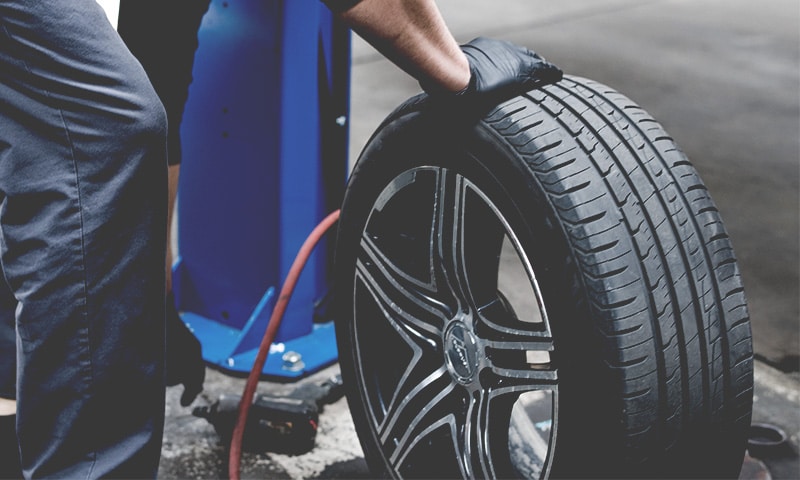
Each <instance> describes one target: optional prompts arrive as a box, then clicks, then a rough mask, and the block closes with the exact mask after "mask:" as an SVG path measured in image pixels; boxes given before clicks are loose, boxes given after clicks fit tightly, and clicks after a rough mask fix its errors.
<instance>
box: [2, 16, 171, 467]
mask: <svg viewBox="0 0 800 480" xmlns="http://www.w3.org/2000/svg"><path fill="white" fill-rule="evenodd" d="M165 135H166V118H165V113H164V109H163V106H162V105H161V103H160V102H159V100H158V97H157V96H156V94H155V92H154V91H153V89H152V87H151V85H150V83H149V81H148V80H147V77H146V75H145V74H144V71H143V70H142V68H141V65H140V64H139V62H137V61H136V60H135V59H134V57H133V56H132V55H131V54H130V52H129V51H128V50H127V48H125V46H124V44H123V43H122V41H121V40H120V38H119V36H118V35H117V34H116V32H115V31H114V30H113V28H112V27H111V25H110V24H109V23H108V21H107V19H106V17H105V14H104V12H103V11H102V9H101V8H100V6H99V5H98V4H97V3H96V2H95V0H59V1H52V0H0V192H1V193H2V195H3V196H4V198H3V201H2V203H0V234H1V235H0V246H1V247H2V261H3V268H4V271H5V273H6V277H7V279H8V281H9V285H10V287H11V289H12V291H14V293H15V296H16V297H17V300H18V301H19V307H18V310H17V330H18V332H17V333H18V335H19V337H20V346H21V352H20V355H19V357H18V359H19V362H20V364H19V370H18V373H19V378H18V388H17V400H18V411H17V429H18V436H19V441H20V447H21V453H22V463H23V468H24V470H25V474H26V476H28V477H62V478H98V477H114V478H148V477H149V478H153V477H155V475H156V472H157V468H158V461H159V456H160V447H161V437H162V432H163V421H164V378H163V355H164V258H165V250H164V248H165V242H164V238H165V237H166V205H167V198H166V191H167V190H166V141H165Z"/></svg>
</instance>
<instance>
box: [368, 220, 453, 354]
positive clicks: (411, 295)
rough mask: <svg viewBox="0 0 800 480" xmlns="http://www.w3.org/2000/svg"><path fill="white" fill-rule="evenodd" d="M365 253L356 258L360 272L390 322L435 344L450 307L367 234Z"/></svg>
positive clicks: (399, 328)
mask: <svg viewBox="0 0 800 480" xmlns="http://www.w3.org/2000/svg"><path fill="white" fill-rule="evenodd" d="M361 247H362V248H361V251H362V254H361V256H360V258H359V260H358V262H357V265H356V268H357V275H358V277H359V279H360V281H361V282H363V284H364V285H366V286H367V288H368V290H369V291H370V292H371V294H372V297H373V298H374V300H375V301H376V302H377V303H378V304H379V305H380V306H381V309H382V310H383V311H384V313H385V314H386V319H387V321H389V322H392V323H395V324H396V328H397V329H398V330H402V331H406V332H408V333H410V334H412V335H414V336H415V337H418V338H425V339H427V343H429V344H435V342H436V340H437V339H438V338H440V336H441V331H442V325H443V323H444V321H445V320H446V319H447V318H448V313H449V312H448V309H447V307H446V306H445V305H443V304H441V303H440V302H437V301H436V300H435V299H434V298H433V297H432V296H431V295H430V292H425V291H424V290H423V288H422V285H421V284H420V283H417V282H415V281H414V280H413V279H411V278H410V277H408V276H407V275H404V274H403V272H401V271H400V270H399V269H398V268H397V267H396V266H395V265H394V264H393V263H392V261H391V259H389V258H388V257H387V256H386V255H384V254H383V252H382V251H381V250H379V249H378V247H377V245H375V243H374V242H372V241H371V240H370V239H369V238H367V236H366V235H365V236H364V238H362V241H361Z"/></svg>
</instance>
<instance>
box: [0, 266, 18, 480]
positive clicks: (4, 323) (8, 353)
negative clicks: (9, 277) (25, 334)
mask: <svg viewBox="0 0 800 480" xmlns="http://www.w3.org/2000/svg"><path fill="white" fill-rule="evenodd" d="M16 307H17V300H16V299H15V298H14V295H12V294H11V291H10V290H9V288H8V285H7V284H6V282H5V279H3V278H0V478H2V479H6V478H22V469H21V467H20V464H19V448H18V447H17V428H16V419H17V416H16V413H17V401H16V398H17V393H16V378H17V358H16V356H17V341H16V327H15V326H14V323H15V322H14V311H15V310H16Z"/></svg>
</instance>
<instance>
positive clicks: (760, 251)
mask: <svg viewBox="0 0 800 480" xmlns="http://www.w3.org/2000/svg"><path fill="white" fill-rule="evenodd" d="M439 4H440V7H441V9H442V11H443V13H444V16H445V19H446V20H447V22H448V24H449V25H450V27H451V29H452V30H453V32H454V34H455V35H456V37H457V39H458V40H459V41H461V42H465V41H468V40H470V39H471V38H473V37H475V36H478V35H484V36H492V37H496V38H504V39H508V40H511V41H513V42H515V43H519V44H523V45H526V46H529V47H531V48H533V49H534V50H536V51H537V52H539V53H540V54H542V55H543V56H545V57H546V58H548V59H549V60H551V61H553V62H554V63H556V64H558V65H559V66H560V67H562V68H563V69H564V70H565V71H566V72H567V73H569V74H574V75H580V76H585V77H589V78H592V79H594V80H597V81H600V82H603V83H606V84H607V85H609V86H612V87H614V88H615V89H617V90H619V91H621V92H623V93H624V94H626V95H627V96H629V97H630V98H632V99H633V100H634V101H636V102H637V103H639V104H640V105H641V106H643V107H644V108H645V109H646V110H647V111H649V112H650V113H651V114H652V115H653V116H654V117H655V118H656V119H657V120H659V121H660V122H661V123H662V124H663V125H664V127H665V128H666V130H667V131H668V132H670V133H671V134H672V136H673V137H674V138H675V139H676V141H677V143H678V144H679V145H680V146H681V147H682V148H683V150H684V151H685V152H686V153H687V155H688V157H689V158H690V159H691V160H692V161H693V163H694V164H695V165H696V166H697V169H698V170H699V172H700V174H701V176H702V178H703V179H704V181H705V183H706V184H707V186H708V187H709V190H710V192H711V194H712V196H713V197H714V199H715V201H716V203H717V205H718V207H719V208H720V210H721V213H722V216H723V219H724V220H725V222H726V226H727V228H728V230H729V233H730V234H731V237H732V240H733V244H734V247H735V248H736V253H737V256H738V258H739V261H740V265H741V268H742V274H743V279H744V284H745V287H746V292H747V295H748V300H749V305H750V313H751V318H752V325H753V335H754V345H755V352H756V356H757V359H758V361H757V363H756V391H755V410H754V421H758V422H768V423H770V424H774V425H776V426H778V427H780V428H781V429H783V430H784V431H785V432H787V434H788V435H789V443H788V446H785V447H784V448H783V449H775V450H773V451H768V452H766V453H763V452H760V455H761V457H759V458H756V459H755V460H752V461H750V462H748V465H747V467H748V468H746V469H744V470H743V474H742V475H743V476H742V478H774V479H797V478H800V464H799V463H798V455H797V452H798V445H799V444H800V443H799V442H800V373H798V370H799V368H798V367H799V366H800V365H798V363H799V362H800V360H798V358H799V357H798V353H800V308H799V307H800V305H799V304H798V295H799V294H800V282H799V280H798V278H799V276H800V275H799V273H800V268H799V267H800V248H799V247H800V245H799V244H798V233H800V213H799V207H800V194H799V193H798V192H799V190H798V184H799V182H798V180H800V143H799V142H798V137H799V136H800V20H799V18H800V4H798V2H797V1H796V0H762V1H760V2H752V1H745V0H571V1H569V2H549V1H545V0H502V1H497V2H487V1H484V0H442V1H440V2H439ZM352 75H353V78H352V104H351V122H350V131H351V159H353V160H354V159H355V158H356V156H357V155H358V152H359V151H360V149H361V148H362V147H363V145H364V143H365V142H366V139H367V137H368V136H369V135H370V134H371V133H372V131H373V130H374V129H375V128H376V127H377V125H378V123H379V122H380V121H381V120H382V119H383V118H384V117H385V116H386V115H387V114H388V113H389V112H390V111H391V110H392V109H393V108H394V107H395V106H396V105H398V104H399V103H400V102H402V101H403V100H405V99H406V98H407V97H409V96H411V95H413V94H415V93H417V92H418V91H419V87H418V85H417V84H416V82H415V81H413V80H411V79H410V78H409V77H408V76H406V75H405V74H404V73H403V72H401V71H400V70H399V69H397V68H396V67H394V66H392V65H391V64H389V63H388V62H387V61H386V60H384V59H383V58H382V57H381V56H380V55H379V54H377V53H376V52H375V51H374V50H372V49H371V48H370V47H369V46H367V45H366V44H365V43H364V42H363V41H361V40H360V39H357V38H356V39H354V47H353V61H352ZM298 248H299V246H298ZM337 368H338V367H337V366H336V365H332V366H331V367H329V368H327V369H325V370H324V371H322V372H319V373H318V374H315V375H314V376H312V377H311V378H309V379H306V380H304V382H305V381H319V380H321V379H324V378H327V376H329V375H331V374H332V373H335V372H336V371H337ZM243 384H244V381H243V380H242V379H240V378H233V377H231V376H229V375H226V374H223V373H221V372H218V371H214V370H211V369H209V370H208V379H207V382H206V391H205V392H204V393H203V394H202V395H201V397H200V398H198V400H197V401H196V402H195V405H206V404H208V403H211V402H212V401H214V400H216V399H217V398H218V396H219V395H220V394H223V393H237V394H238V393H240V392H241V389H242V387H243ZM294 387H296V385H281V384H274V383H267V382H262V384H261V386H260V391H267V392H272V393H281V392H286V391H288V390H289V389H292V388H294ZM179 395H180V389H179V387H173V388H171V389H170V390H169V392H168V411H167V412H168V416H167V426H166V432H165V436H164V438H165V444H164V450H163V452H164V453H163V460H162V465H161V470H160V477H161V478H224V477H226V475H227V474H226V472H227V465H226V464H227V457H226V451H225V448H224V446H223V445H221V443H220V441H219V437H218V436H217V435H216V432H215V431H214V430H213V428H212V427H211V425H210V424H208V423H207V422H206V421H205V420H203V419H199V418H196V417H193V416H192V415H191V409H187V408H182V407H180V406H179V404H178V397H179ZM762 466H763V467H764V468H765V469H764V468H761V467H762ZM242 476H243V477H245V478H253V477H262V478H369V473H368V472H367V470H366V466H365V464H364V461H363V458H362V455H361V450H360V447H359V445H358V440H357V438H356V436H355V433H354V431H353V427H352V423H351V421H350V417H349V413H348V411H347V406H346V402H345V401H344V400H340V401H337V402H335V403H334V404H331V405H329V406H327V407H326V408H325V410H324V411H323V413H322V414H321V419H320V430H319V434H318V437H317V444H316V447H315V448H314V450H313V451H312V452H310V453H308V454H305V455H301V456H287V455H278V454H273V453H264V454H245V455H244V457H243V461H242Z"/></svg>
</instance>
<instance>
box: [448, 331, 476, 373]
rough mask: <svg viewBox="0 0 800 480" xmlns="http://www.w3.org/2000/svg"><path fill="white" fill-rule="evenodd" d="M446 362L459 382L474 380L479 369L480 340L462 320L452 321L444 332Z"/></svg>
mask: <svg viewBox="0 0 800 480" xmlns="http://www.w3.org/2000/svg"><path fill="white" fill-rule="evenodd" d="M444 348H445V355H444V357H445V363H447V369H448V370H449V371H450V373H451V374H452V375H453V378H455V379H456V381H458V382H459V383H463V384H466V383H469V382H470V381H472V378H473V376H474V375H475V372H476V371H477V370H478V342H477V340H476V338H475V335H474V334H473V333H472V331H470V329H469V328H467V326H466V325H464V324H463V323H462V322H460V321H456V322H453V323H451V324H450V325H449V326H448V327H447V330H446V331H445V334H444Z"/></svg>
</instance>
